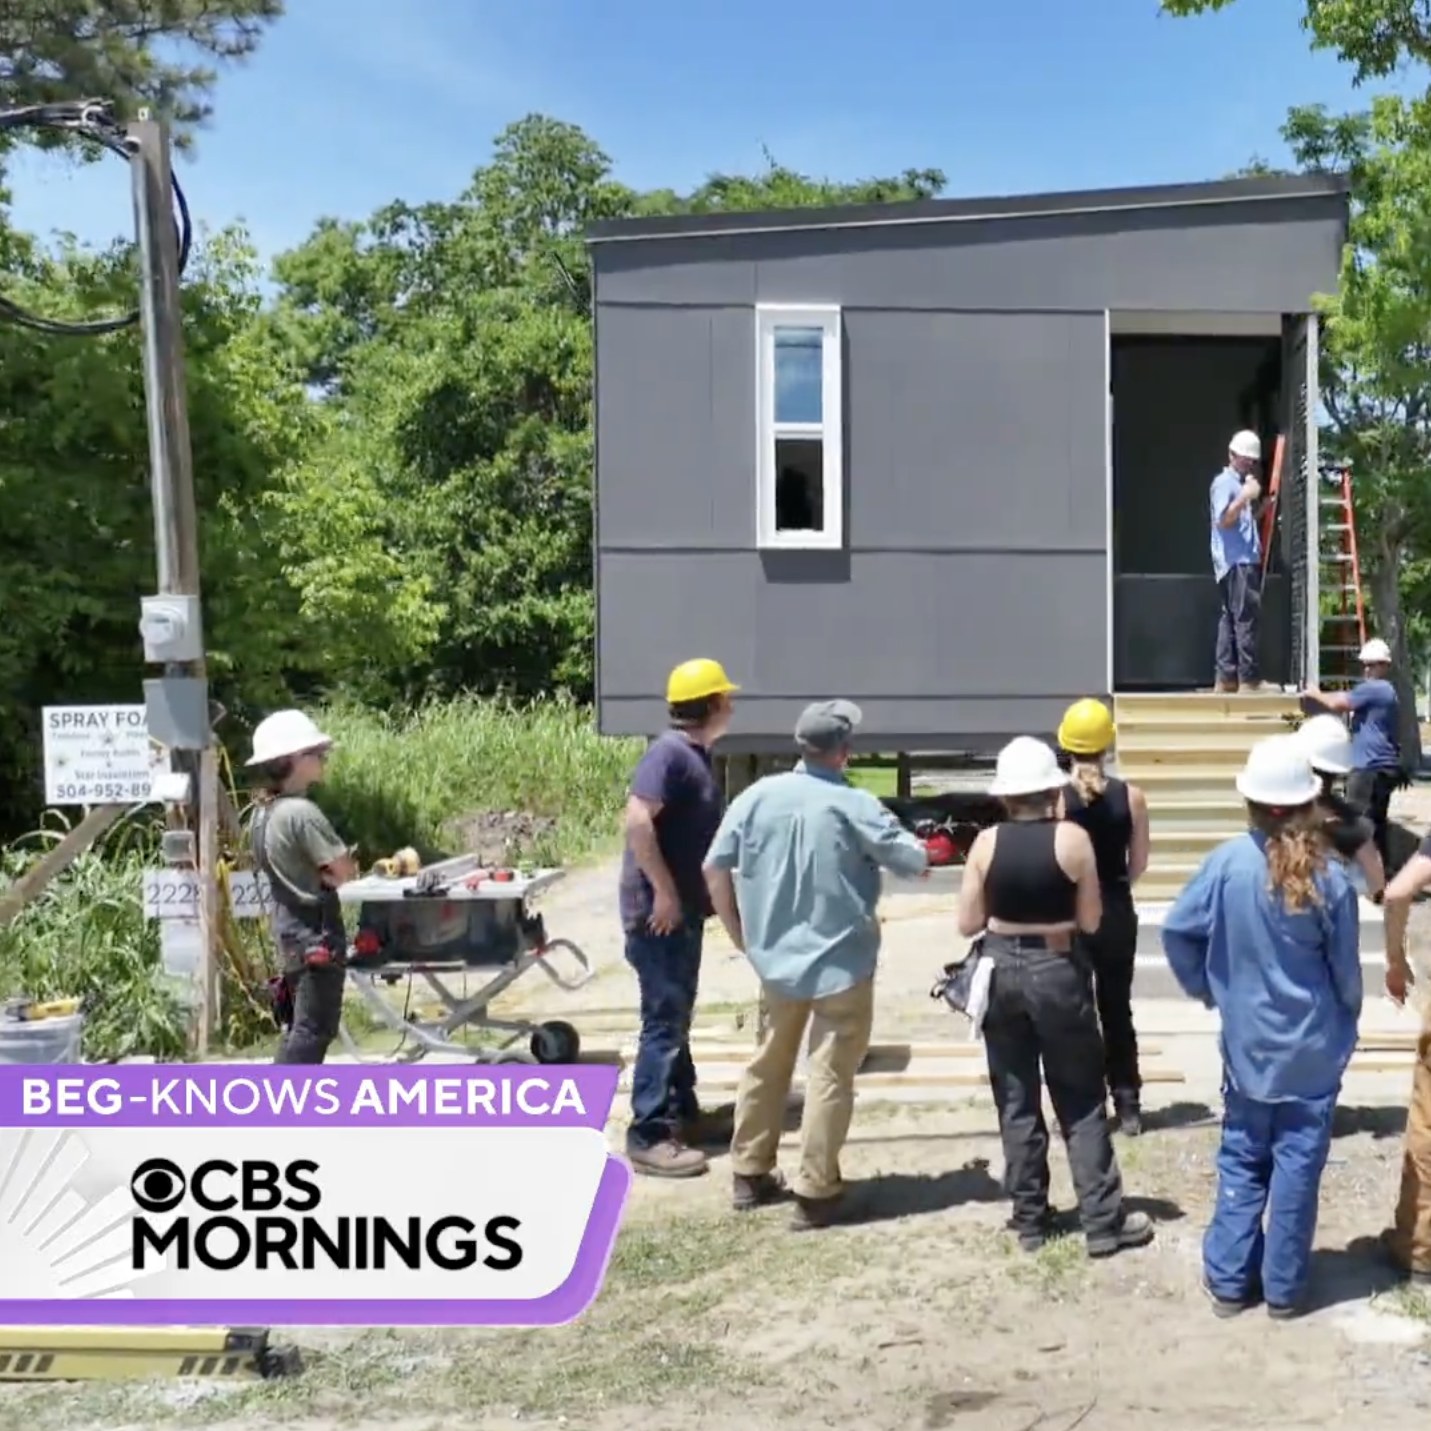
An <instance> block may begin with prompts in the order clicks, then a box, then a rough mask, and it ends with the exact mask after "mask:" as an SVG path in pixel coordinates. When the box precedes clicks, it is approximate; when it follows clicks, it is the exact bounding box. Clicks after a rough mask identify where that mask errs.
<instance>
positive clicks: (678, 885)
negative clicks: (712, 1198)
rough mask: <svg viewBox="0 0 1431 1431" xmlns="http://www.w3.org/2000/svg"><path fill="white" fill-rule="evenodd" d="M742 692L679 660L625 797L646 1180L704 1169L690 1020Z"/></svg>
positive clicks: (634, 1109)
mask: <svg viewBox="0 0 1431 1431" xmlns="http://www.w3.org/2000/svg"><path fill="white" fill-rule="evenodd" d="M737 690H739V687H738V686H736V685H735V684H734V682H732V681H731V679H730V677H729V676H727V675H726V673H725V670H724V668H723V667H722V666H721V664H720V662H719V661H712V660H710V659H709V658H708V657H699V658H697V659H696V660H692V661H683V662H682V663H681V664H680V665H679V666H677V667H676V669H675V670H674V671H672V672H671V675H670V678H669V680H668V681H667V682H666V705H667V707H668V709H669V712H670V722H671V728H670V729H669V730H667V731H666V732H665V733H664V734H662V735H661V736H659V737H658V738H657V739H656V740H654V741H653V742H652V743H651V745H650V746H649V747H648V748H647V750H646V753H645V754H644V755H643V756H642V757H641V759H640V761H639V762H638V764H637V766H636V770H635V773H634V774H633V775H632V777H631V790H630V795H629V797H628V799H627V801H626V850H625V853H624V855H623V858H622V862H621V924H622V928H623V930H624V931H625V936H626V959H627V962H628V963H629V964H630V965H631V967H632V968H633V969H634V970H635V971H636V980H637V983H638V984H639V986H640V990H641V1036H640V1042H639V1044H638V1046H637V1051H636V1063H635V1067H634V1068H633V1069H632V1073H631V1124H630V1127H629V1129H628V1130H627V1134H626V1155H627V1157H628V1158H629V1159H630V1161H631V1166H632V1167H633V1168H634V1169H635V1170H636V1171H637V1172H638V1173H646V1174H650V1175H652V1176H656V1177H667V1178H688V1177H696V1176H698V1175H699V1174H701V1173H703V1172H705V1171H706V1156H705V1154H704V1153H703V1152H701V1151H700V1149H699V1148H698V1147H694V1146H691V1144H693V1143H699V1142H701V1141H703V1129H702V1119H701V1110H700V1105H699V1103H698V1102H697V1100H696V1069H695V1064H694V1062H693V1061H692V1059H691V1043H690V1035H691V1019H692V1016H693V1015H694V1013H695V1007H696V989H697V985H698V983H699V980H700V972H701V943H702V938H703V936H704V933H705V922H706V920H707V919H708V918H709V917H710V915H711V912H712V911H711V905H710V895H709V892H708V891H707V889H706V881H705V875H704V873H703V870H702V865H703V864H704V863H705V858H706V851H707V850H708V849H709V848H710V844H711V841H712V839H714V838H715V832H716V830H717V829H718V828H719V826H720V822H721V816H722V815H723V814H724V813H725V802H724V799H723V797H722V794H721V790H720V786H719V784H718V783H717V781H716V777H715V773H714V771H713V769H712V767H711V747H712V746H713V745H714V744H715V743H716V741H717V740H719V739H720V737H721V736H722V735H724V734H725V732H726V731H727V730H728V729H729V727H730V721H731V715H732V705H731V695H732V693H733V692H735V691H737Z"/></svg>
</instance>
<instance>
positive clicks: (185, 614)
mask: <svg viewBox="0 0 1431 1431" xmlns="http://www.w3.org/2000/svg"><path fill="white" fill-rule="evenodd" d="M139 608H140V613H139V634H140V636H142V637H143V638H144V659H145V660H146V661H152V662H154V663H155V664H156V665H160V664H165V663H167V662H170V661H197V660H199V659H200V658H201V657H202V656H203V654H204V628H203V619H202V616H201V614H200V611H199V598H198V597H197V596H173V595H168V596H146V597H144V598H142V600H141V601H140V603H139Z"/></svg>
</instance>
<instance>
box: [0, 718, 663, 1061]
mask: <svg viewBox="0 0 1431 1431" xmlns="http://www.w3.org/2000/svg"><path fill="white" fill-rule="evenodd" d="M316 715H317V718H318V720H319V721H320V723H321V724H322V725H323V726H324V728H325V729H327V730H328V731H330V733H331V734H332V735H333V736H334V737H335V738H336V739H337V741H338V750H337V751H336V753H335V755H334V758H333V761H332V765H331V770H330V781H329V782H328V783H327V784H326V785H325V787H324V788H323V789H322V790H321V791H320V792H319V797H318V798H319V800H320V802H321V803H322V804H323V805H324V807H325V808H326V809H327V811H328V812H329V814H330V816H331V817H332V819H333V821H334V823H335V824H336V825H337V827H338V829H339V830H340V831H341V832H342V834H343V835H344V837H345V838H346V839H348V840H350V841H353V842H355V843H356V844H357V845H358V847H359V855H360V858H361V859H362V860H363V861H364V862H365V863H366V862H368V861H371V860H372V859H375V858H377V857H379V856H381V855H385V854H390V853H391V852H392V851H393V850H395V849H398V848H401V847H402V846H404V845H414V846H416V847H417V848H418V850H419V851H420V852H421V853H422V855H423V856H424V858H425V859H431V858H433V857H434V856H435V855H440V854H456V853H460V852H465V851H466V850H467V849H468V848H470V847H471V846H470V844H469V839H470V838H471V837H472V830H473V826H474V824H475V825H476V827H477V829H478V833H479V834H480V833H481V832H482V831H483V829H484V828H485V827H486V826H485V822H488V821H491V822H495V824H496V827H497V829H498V831H499V832H500V834H501V835H502V836H505V837H506V838H507V839H509V840H510V846H509V848H510V849H511V851H512V856H511V857H512V858H513V860H514V861H515V860H518V859H520V860H522V861H527V860H530V861H534V862H536V861H539V862H543V863H546V862H551V863H559V864H569V863H572V862H574V861H577V860H580V859H582V858H584V857H586V856H589V855H591V854H594V853H596V852H598V851H601V850H603V849H605V848H607V847H608V846H610V845H611V844H612V843H613V842H614V841H615V839H616V838H617V835H618V831H619V815H620V810H621V805H622V802H623V801H624V798H625V791H626V785H627V781H628V779H629V777H630V773H631V768H632V766H633V765H634V764H635V762H636V760H637V759H638V758H639V756H640V754H641V751H642V750H643V749H644V742H642V741H640V740H609V739H604V738H603V737H601V736H599V735H597V734H596V732H595V730H594V728H593V724H592V718H591V715H590V712H588V711H586V710H583V709H581V708H579V707H577V706H574V705H571V704H568V703H564V702H559V701H545V702H540V703H538V704H536V705H534V706H529V707H524V708H520V709H519V708H516V707H513V706H511V705H508V704H505V703H502V702H498V701H483V700H476V699H468V700H458V701H453V702H449V703H444V704H435V703H434V704H432V705H429V706H425V707H423V708H421V709H419V710H416V711H414V712H411V713H408V714H404V715H393V714H386V713H381V712H372V711H364V710H361V709H356V708H353V707H350V706H339V707H334V708H330V709H327V710H321V711H318V712H316ZM65 827H66V821H65V819H64V817H63V816H62V815H61V814H60V813H59V812H54V811H52V812H50V813H49V815H48V816H47V822H46V828H45V829H44V830H42V831H39V832H36V833H35V834H34V835H31V836H27V837H26V838H25V839H23V840H19V841H16V842H15V843H14V844H13V845H11V846H9V847H6V848H0V888H3V887H4V885H5V884H6V883H7V882H8V881H9V880H11V879H14V878H17V877H18V876H19V875H20V874H21V873H22V872H23V871H24V870H25V869H27V868H28V867H29V866H31V865H32V864H33V863H34V861H35V860H36V859H37V858H39V856H40V855H41V854H43V852H44V851H45V849H46V848H48V846H49V845H50V844H52V843H53V842H54V841H55V840H57V839H58V838H60V836H61V835H62V834H63V833H64V829H65ZM157 830H158V821H157V819H156V818H155V816H154V815H153V813H152V812H147V813H146V814H144V815H143V816H141V817H138V818H134V819H130V820H126V821H124V822H123V823H122V824H121V825H119V826H118V827H116V828H115V830H113V831H112V832H111V833H110V834H109V835H107V836H106V837H105V838H104V840H102V841H101V843H100V845H99V846H98V847H97V848H96V850H95V851H93V852H91V853H89V854H86V855H83V856H82V857H81V858H80V859H79V860H78V861H76V862H75V864H74V865H73V866H72V867H71V868H70V869H69V870H68V871H66V872H65V873H64V874H63V875H61V876H60V877H59V878H58V879H56V880H55V881H54V882H53V883H52V884H51V885H50V887H49V888H48V889H47V890H46V891H45V892H44V894H43V895H42V896H41V897H40V898H39V899H38V900H36V901H35V902H34V903H33V904H31V905H30V906H29V907H28V908H27V909H25V910H24V911H23V912H22V914H21V915H20V917H19V918H18V919H16V920H15V922H14V923H13V924H11V925H10V926H9V927H8V928H6V929H4V930H0V997H6V996H10V995H18V994H26V995H29V996H30V997H34V998H58V997H82V998H84V999H85V1001H86V1008H87V1011H88V1017H87V1025H86V1033H85V1056H86V1057H88V1058H91V1059H96V1060H102V1059H113V1058H118V1057H121V1056H124V1055H130V1054H149V1055H152V1056H155V1057H160V1058H178V1057H182V1056H183V1050H184V1047H185V1039H186V1029H187V1023H188V1017H187V1014H186V1012H185V1010H184V1008H183V1007H182V1006H181V1004H180V1003H179V1000H178V998H177V997H176V993H177V990H176V988H175V987H174V984H173V982H172V981H170V980H168V979H166V977H165V976H164V974H163V971H162V964H161V959H160V946H159V923H158V921H157V920H149V919H145V917H144V914H143V910H142V908H141V904H140V890H141V876H142V872H143V870H144V869H145V868H146V867H153V866H155V865H157V864H158V863H160V861H159V858H158V850H157V843H158V841H157ZM489 833H490V831H489ZM235 937H236V940H237V946H238V947H239V950H240V953H241V956H242V957H241V960H240V962H241V965H242V977H241V978H240V979H239V980H238V982H234V981H233V980H231V981H230V983H231V985H232V987H230V988H228V989H226V991H225V998H224V1012H225V1016H226V1017H225V1023H224V1027H222V1028H221V1029H219V1030H218V1031H217V1035H216V1043H217V1045H218V1046H219V1047H220V1048H222V1049H224V1050H226V1051H229V1052H239V1051H243V1050H247V1049H250V1048H253V1047H255V1046H262V1047H264V1048H267V1047H268V1046H270V1045H271V1044H272V1042H273V1040H274V1039H275V1038H276V1037H277V1031H276V1030H275V1029H274V1027H273V1025H272V1020H271V1019H270V1018H269V1017H268V1016H267V1014H266V1013H265V1012H264V1011H263V1010H261V1009H256V1008H255V1007H254V1005H253V1004H252V1003H251V1002H250V1001H249V1000H248V998H247V997H246V996H245V994H244V992H243V988H244V986H250V987H252V986H257V985H258V984H261V983H262V979H263V977H264V976H265V975H266V973H267V971H268V967H269V965H270V963H271V960H270V959H269V958H268V956H267V953H266V943H267V940H266V934H265V931H264V930H263V929H262V927H261V926H259V925H257V924H254V923H252V922H249V921H243V923H242V924H241V925H240V926H239V929H238V931H237V933H236V936H235ZM354 1012H355V1013H356V1010H354ZM357 1032H358V1035H359V1036H360V1037H361V1036H363V1035H366V1034H368V1033H370V1032H371V1031H370V1030H369V1029H367V1028H360V1029H359V1030H357Z"/></svg>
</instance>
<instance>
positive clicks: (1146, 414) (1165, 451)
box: [1109, 314, 1292, 691]
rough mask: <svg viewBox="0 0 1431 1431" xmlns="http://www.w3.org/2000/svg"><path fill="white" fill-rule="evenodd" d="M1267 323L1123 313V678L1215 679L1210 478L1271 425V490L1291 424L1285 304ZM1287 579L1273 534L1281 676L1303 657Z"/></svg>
mask: <svg viewBox="0 0 1431 1431" xmlns="http://www.w3.org/2000/svg"><path fill="white" fill-rule="evenodd" d="M1184 318H1185V319H1186V315H1184ZM1247 326H1252V325H1251V324H1248V325H1247ZM1262 326H1264V327H1265V329H1266V331H1264V332H1241V333H1236V334H1231V335H1222V334H1216V333H1214V334H1207V335H1202V334H1199V335H1196V336H1193V335H1190V334H1179V333H1176V332H1167V333H1164V332H1147V331H1142V332H1127V331H1122V332H1120V331H1119V329H1120V324H1119V315H1117V314H1113V315H1111V320H1110V337H1109V344H1110V361H1109V374H1110V385H1111V389H1112V428H1113V432H1112V465H1113V472H1112V501H1113V531H1112V568H1113V684H1114V689H1115V690H1167V691H1176V690H1198V689H1205V688H1207V687H1209V686H1210V685H1211V684H1212V680H1213V651H1214V647H1215V643H1216V636H1217V620H1218V610H1219V606H1218V594H1217V587H1216V584H1215V583H1214V581H1213V574H1212V557H1211V552H1210V538H1211V532H1210V520H1209V512H1208V488H1209V486H1210V485H1211V483H1212V479H1213V478H1214V476H1216V474H1217V473H1218V471H1219V470H1220V469H1221V467H1222V465H1223V463H1224V462H1225V461H1226V458H1227V444H1228V440H1229V439H1230V438H1231V436H1232V434H1233V433H1234V432H1236V431H1237V430H1238V429H1240V428H1244V427H1246V428H1251V429H1252V430H1253V431H1255V432H1257V433H1259V434H1260V436H1261V438H1262V451H1263V457H1264V465H1263V489H1264V492H1265V490H1266V487H1267V480H1268V478H1269V477H1270V471H1271V463H1272V457H1273V452H1274V449H1275V446H1276V440H1277V434H1278V432H1279V431H1280V430H1281V429H1282V425H1283V419H1282V408H1283V406H1284V405H1285V399H1284V397H1283V382H1282V379H1283V369H1284V357H1283V353H1284V345H1283V338H1282V320H1281V317H1280V315H1275V314H1274V315H1268V317H1267V319H1266V322H1265V324H1263V325H1262ZM1286 586H1287V582H1286V579H1285V577H1284V575H1283V573H1282V564H1281V563H1280V562H1279V560H1278V554H1277V552H1276V550H1275V547H1274V550H1273V553H1272V559H1271V562H1270V565H1269V568H1268V575H1267V581H1266V584H1265V586H1264V590H1263V601H1262V622H1261V645H1262V678H1263V680H1266V681H1273V682H1277V683H1281V682H1284V681H1286V680H1288V679H1289V677H1290V668H1291V656H1292V653H1291V641H1290V638H1291V627H1290V621H1289V610H1290V608H1289V601H1288V592H1287V590H1286Z"/></svg>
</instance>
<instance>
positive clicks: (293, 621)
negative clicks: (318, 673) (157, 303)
mask: <svg viewBox="0 0 1431 1431" xmlns="http://www.w3.org/2000/svg"><path fill="white" fill-rule="evenodd" d="M23 252H24V257H25V264H24V268H25V271H24V272H23V273H17V272H16V271H15V269H14V268H12V270H11V279H10V287H11V290H12V292H13V294H14V296H15V297H16V298H17V299H19V300H20V301H23V302H25V303H26V304H27V305H29V306H32V307H34V308H36V309H40V310H42V311H45V312H47V313H53V314H56V315H59V316H74V315H75V314H77V313H79V312H85V311H94V310H95V309H97V308H108V309H111V310H112V309H114V308H116V307H118V306H120V305H121V304H123V303H124V302H126V301H132V286H133V274H132V272H131V270H130V266H129V263H128V256H127V252H126V251H125V249H124V248H123V247H117V248H116V249H115V250H114V251H112V252H110V253H106V254H100V255H94V254H87V253H82V252H77V251H62V252H60V253H59V254H57V255H54V256H45V255H43V254H40V253H38V252H37V251H36V250H35V249H34V248H33V247H32V246H31V247H27V248H24V250H23ZM259 307H260V298H259V294H258V287H257V268H256V263H255V257H254V255H253V253H252V251H251V250H250V249H249V248H248V246H247V244H246V242H245V241H244V239H243V238H242V236H241V235H239V234H236V233H226V234H221V235H219V236H217V237H216V238H214V239H212V240H211V241H209V242H208V243H207V244H205V245H203V246H201V247H200V248H199V249H198V250H197V251H196V253H195V257H194V263H193V266H192V268H191V272H190V275H189V278H188V281H187V283H186V285H185V290H184V310H185V338H186V348H187V354H186V356H187V371H188V390H189V413H190V429H191V439H192V444H193V451H194V473H195V488H196V497H197V500H198V504H199V509H200V514H201V521H200V536H201V548H202V561H203V570H204V575H205V584H206V602H205V623H206V635H207V641H208V647H209V654H210V662H211V666H212V669H213V672H214V681H215V690H216V694H217V695H218V698H219V699H220V700H221V701H223V702H224V704H225V705H227V706H228V707H229V708H230V709H241V708H242V705H243V702H244V701H246V700H247V701H257V702H263V701H268V700H274V699H276V698H278V697H279V696H280V695H281V694H282V693H283V691H284V689H285V687H286V686H287V685H288V684H289V683H290V682H291V681H292V680H293V679H295V677H298V678H301V676H302V675H303V673H305V672H307V671H310V670H311V669H312V668H313V666H314V664H315V662H314V657H313V654H312V652H313V649H314V648H313V644H312V638H313V634H314V633H313V624H312V623H309V622H307V621H306V620H305V619H304V614H303V612H302V609H301V606H300V602H299V598H298V595H297V592H296V590H295V589H294V588H293V587H292V586H291V584H290V583H289V581H288V579H287V577H286V576H285V574H284V570H283V558H282V552H281V548H280V546H279V544H278V543H276V542H275V541H274V539H273V536H272V532H271V530H270V529H269V527H268V525H267V524H266V523H265V521H264V517H263V513H264V501H265V495H266V494H267V493H268V492H269V491H270V490H271V489H273V488H274V487H275V485H276V481H277V478H276V473H278V472H279V471H280V470H281V469H282V468H283V467H284V466H285V464H287V463H289V462H290V461H292V460H293V458H294V456H295V455H296V453H297V452H298V451H299V450H300V449H301V448H302V447H303V446H304V445H305V444H306V443H307V442H308V441H309V433H310V431H311V428H312V419H311V416H310V408H311V404H310V403H309V402H308V399H307V396H306V393H305V391H304V387H303V383H302V380H301V377H300V375H299V374H298V372H297V371H296V369H294V368H293V366H292V364H291V363H290V362H289V360H288V358H287V356H286V355H285V354H284V353H283V352H282V351H281V350H280V349H279V348H278V347H277V346H276V344H275V343H274V342H273V338H272V334H271V332H270V331H269V330H268V329H267V327H266V326H264V325H263V324H261V323H259V321H258V313H259ZM0 413H3V414H4V421H3V422H0V511H4V513H5V521H4V523H3V524H0V609H3V611H4V612H5V621H4V623H3V624H0V809H3V815H0V821H3V825H4V827H5V828H6V829H7V830H10V831H13V830H14V828H15V827H16V826H23V825H24V824H26V823H27V822H28V821H29V820H30V819H31V818H33V816H34V814H35V813H36V811H37V809H38V806H39V799H40V794H41V791H40V786H39V779H38V756H39V735H38V732H39V715H40V710H41V708H42V707H43V706H45V705H47V704H58V703H66V702H84V701H123V700H137V699H139V695H140V682H141V680H142V678H143V675H144V663H143V654H142V651H141V649H140V643H139V637H138V631H137V621H138V613H139V599H140V597H141V596H143V595H144V594H146V593H147V592H150V591H152V590H153V589H154V536H153V516H152V507H151V504H150V496H149V457H148V434H147V429H146V425H145V405H144V396H143V380H142V363H141V356H140V351H139V343H138V335H137V333H136V332H134V331H133V330H129V331H126V332H123V333H119V334H115V335H113V336H111V337H107V338H103V339H98V340H76V339H54V338H49V337H46V336H44V335H41V334H37V333H35V332H32V331H30V330H28V329H24V328H19V327H13V326H5V325H0Z"/></svg>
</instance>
